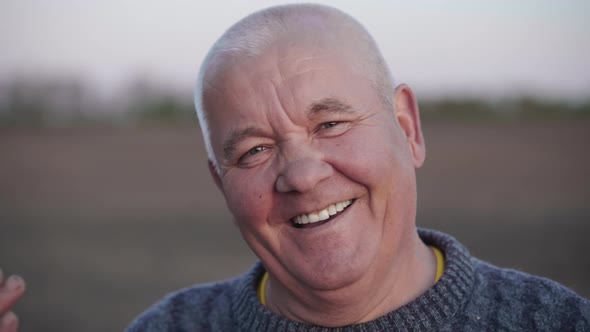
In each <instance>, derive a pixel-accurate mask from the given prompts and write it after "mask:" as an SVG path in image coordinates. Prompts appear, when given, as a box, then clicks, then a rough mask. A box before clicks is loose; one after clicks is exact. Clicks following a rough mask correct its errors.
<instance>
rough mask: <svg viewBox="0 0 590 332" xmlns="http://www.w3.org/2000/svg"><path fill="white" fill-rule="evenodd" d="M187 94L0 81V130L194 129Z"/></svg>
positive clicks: (534, 112)
mask: <svg viewBox="0 0 590 332" xmlns="http://www.w3.org/2000/svg"><path fill="white" fill-rule="evenodd" d="M420 110H421V115H422V117H423V119H424V120H425V121H437V120H444V119H452V120H460V121H480V120H483V121H514V120H522V119H526V120H529V119H541V120H543V119H549V120H559V119H572V118H573V119H581V118H583V119H589V118H590V98H589V99H587V100H585V101H576V102H572V101H555V100H543V99H539V98H534V97H528V96H521V97H517V98H505V99H485V98H473V97H467V98H441V99H424V98H421V99H420ZM195 123H196V116H195V115H194V108H193V104H192V94H191V92H190V91H183V92H179V91H174V90H173V89H166V88H164V87H162V86H161V85H157V84H154V83H151V82H150V81H149V80H147V79H142V78H139V79H136V80H133V81H131V82H130V83H129V84H127V85H126V86H124V87H123V88H122V89H120V91H118V92H117V93H115V94H112V93H111V94H110V95H108V96H106V97H105V96H102V97H101V96H100V94H99V93H97V89H95V88H93V87H91V86H89V84H86V83H82V81H81V80H78V79H59V80H49V79H47V80H39V79H35V80H32V79H24V78H16V79H12V80H7V81H0V127H17V128H18V127H73V126H128V125H146V124H147V125H149V124H158V125H161V124H168V125H182V124H189V125H194V124H195Z"/></svg>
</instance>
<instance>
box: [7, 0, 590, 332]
mask: <svg viewBox="0 0 590 332" xmlns="http://www.w3.org/2000/svg"><path fill="white" fill-rule="evenodd" d="M280 3H285V2H282V1H214V2H199V1H180V0H177V1H166V2H164V1H152V2H146V1H139V0H123V1H113V0H103V1H100V2H87V1H84V2H83V1H74V0H58V1H42V0H19V1H16V0H5V1H2V2H0V267H1V268H2V269H3V270H4V272H5V274H9V273H18V274H21V275H22V276H24V278H25V279H26V280H27V283H28V291H27V293H26V295H25V297H24V298H23V300H22V301H21V302H20V303H19V304H18V305H17V307H16V310H17V312H18V314H19V316H20V318H21V321H22V323H21V326H22V331H25V332H26V331H116V330H122V329H123V328H124V327H125V326H126V325H127V324H128V323H129V322H130V321H131V320H132V319H133V318H134V317H135V316H136V315H137V314H139V313H140V312H141V311H143V310H145V309H146V308H147V307H148V306H149V305H150V304H152V303H154V302H155V301H157V300H158V299H159V298H161V297H162V296H163V295H164V294H166V293H167V292H170V291H173V290H175V289H178V288H181V287H185V286H188V285H191V284H193V283H197V282H206V281H213V280H218V279H222V278H229V277H231V276H234V275H236V274H238V273H241V272H242V271H244V270H245V269H247V268H248V267H249V266H250V265H251V264H252V263H253V262H254V260H255V257H254V256H253V255H252V254H251V253H250V251H249V249H248V248H247V246H246V245H245V244H244V243H243V241H242V240H241V238H240V235H239V234H238V232H237V230H236V229H235V228H234V226H233V224H232V222H231V217H230V215H229V213H228V212H227V210H226V209H225V206H224V201H223V198H222V196H221V195H220V194H219V193H218V191H217V189H216V188H215V186H214V184H213V182H212V181H211V179H210V178H209V175H208V171H207V166H206V154H205V151H204V148H203V144H202V140H201V134H200V131H199V129H198V123H197V121H196V119H195V116H194V113H193V108H192V89H193V86H194V82H195V79H196V75H197V72H198V66H199V65H200V62H201V60H202V59H203V57H204V56H205V53H206V51H207V49H208V48H209V47H210V46H211V44H212V43H213V42H214V41H215V39H216V38H218V37H219V36H220V35H221V34H222V33H223V31H224V30H225V29H226V28H228V27H229V26H230V25H231V24H232V23H234V22H235V21H237V20H238V19H240V18H242V17H243V16H245V15H247V14H249V13H251V12H252V11H255V10H257V9H261V8H264V7H267V6H270V5H275V4H280ZM320 3H325V4H329V5H333V6H336V7H338V8H340V9H342V10H344V11H346V12H348V13H349V14H351V15H352V16H354V17H356V18H357V19H359V20H360V21H361V22H363V23H364V24H365V25H366V27H367V28H368V29H369V31H370V32H371V33H372V34H373V35H374V37H375V39H376V40H377V42H378V43H379V45H380V46H381V49H382V51H383V53H384V56H385V58H386V60H387V61H388V63H389V64H390V66H391V68H392V71H393V73H394V76H395V79H396V81H397V82H405V83H408V84H409V85H410V86H411V87H413V89H414V91H415V92H416V94H417V96H418V99H419V101H420V106H421V112H422V116H423V130H424V133H425V138H426V142H427V147H428V153H427V161H426V164H425V166H424V167H423V168H422V169H420V170H419V171H418V185H419V188H418V190H419V207H418V224H419V225H420V226H422V227H430V228H435V229H440V230H443V231H446V232H449V233H451V234H452V235H454V236H455V237H457V238H458V239H459V240H460V241H462V242H463V243H464V244H466V245H467V247H468V248H469V249H470V250H471V252H472V253H473V254H475V255H476V256H478V257H480V258H483V259H485V260H489V261H491V262H493V263H495V264H498V265H502V266H507V267H512V268H517V269H520V270H524V271H526V272H529V273H534V274H539V275H542V276H545V277H549V278H552V279H555V280H557V281H559V282H561V283H563V284H564V285H566V286H568V287H570V288H572V289H574V290H575V291H576V292H578V293H579V294H581V295H583V296H585V297H589V296H590V281H589V280H590V244H589V242H588V241H587V239H586V238H587V236H588V235H590V222H589V217H590V204H589V203H588V201H589V199H590V189H589V188H590V149H588V143H589V142H590V60H589V59H590V37H589V36H590V35H589V34H588V31H590V21H589V20H587V17H586V16H587V13H588V12H590V3H589V2H587V1H563V2H556V1H532V0H526V1H519V2H506V1H498V2H491V1H489V2H471V1H467V0H459V1H453V2H452V3H448V2H442V1H434V0H429V1H421V2H419V3H407V2H398V1H364V2H363V4H362V5H361V4H360V2H359V1H320Z"/></svg>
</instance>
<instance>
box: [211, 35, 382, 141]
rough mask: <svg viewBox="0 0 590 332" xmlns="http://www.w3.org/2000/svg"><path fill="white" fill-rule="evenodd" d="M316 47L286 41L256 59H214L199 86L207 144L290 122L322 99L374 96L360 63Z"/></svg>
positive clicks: (334, 50)
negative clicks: (284, 118) (242, 131)
mask: <svg viewBox="0 0 590 332" xmlns="http://www.w3.org/2000/svg"><path fill="white" fill-rule="evenodd" d="M319 42H320V41H316V43H309V42H305V43H302V42H294V41H289V40H287V41H285V42H281V43H277V44H276V45H274V46H273V47H270V48H268V49H267V50H265V52H264V54H262V55H260V56H255V57H239V56H220V57H217V58H216V59H215V60H214V61H213V62H212V64H211V66H210V68H209V70H208V71H207V73H206V74H205V77H204V81H203V83H204V84H203V92H204V98H203V102H204V105H205V109H207V112H208V118H209V126H210V128H211V132H212V135H211V139H212V143H215V142H219V141H220V140H222V139H223V137H222V136H223V132H224V131H230V130H235V129H236V128H235V127H236V126H247V127H264V126H268V125H269V124H268V122H271V121H273V120H276V119H277V118H278V117H281V116H287V117H289V118H290V119H291V120H294V119H296V118H298V117H301V116H303V115H305V113H306V112H308V111H309V109H310V105H312V104H314V103H317V102H319V101H321V100H325V99H326V98H332V99H336V100H340V101H342V102H345V103H347V104H354V103H355V101H356V102H358V103H360V102H366V99H367V98H370V97H373V96H376V93H375V91H374V89H373V86H372V84H371V82H370V80H369V78H368V75H366V74H365V72H366V71H363V70H362V69H363V68H362V66H359V60H357V59H355V58H354V56H353V55H351V54H348V53H347V52H344V51H343V50H342V49H337V48H335V47H326V45H318V43H319ZM361 99H364V100H365V101H361ZM275 122H276V121H275ZM214 145H215V144H214Z"/></svg>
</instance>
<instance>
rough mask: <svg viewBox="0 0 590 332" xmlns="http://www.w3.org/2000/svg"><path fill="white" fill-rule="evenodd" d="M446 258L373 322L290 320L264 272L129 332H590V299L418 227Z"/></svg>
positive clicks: (144, 318)
mask: <svg viewBox="0 0 590 332" xmlns="http://www.w3.org/2000/svg"><path fill="white" fill-rule="evenodd" d="M419 234H420V237H421V238H422V240H423V241H424V242H425V243H426V244H429V245H433V246H435V247H437V248H439V249H440V250H441V251H442V252H443V253H444V255H445V264H446V265H445V271H444V273H443V275H442V277H441V278H440V280H439V281H438V282H437V283H436V284H435V285H434V286H433V287H431V288H430V289H429V290H427V291H426V292H425V293H424V294H422V295H421V296H419V297H418V298H417V299H415V300H414V301H412V302H410V303H408V304H406V305H404V306H402V307H400V308H398V309H396V310H394V311H391V312H389V313H388V314H386V315H384V316H382V317H379V318H377V319H375V320H373V321H370V322H366V323H361V324H355V325H349V326H344V327H339V328H326V327H320V326H313V325H309V324H305V323H300V322H295V321H291V320H288V319H286V318H284V317H282V316H280V315H278V314H275V313H274V312H272V311H270V310H269V309H268V308H267V307H265V306H263V305H262V304H261V303H260V301H259V300H258V297H257V294H256V285H257V283H258V282H259V280H260V278H261V277H262V274H263V273H264V268H263V267H262V265H261V264H260V262H258V263H256V264H255V265H254V266H253V267H252V268H251V269H250V270H249V271H248V272H246V273H245V274H243V275H242V276H240V277H237V278H234V279H231V280H227V281H222V282H217V283H211V284H204V285H197V286H194V287H191V288H187V289H183V290H180V291H178V292H175V293H172V294H170V295H168V296H166V297H165V298H164V299H163V300H162V301H161V302H159V303H157V304H156V305H154V306H153V307H152V308H150V309H148V310H147V311H146V312H144V313H143V314H142V315H140V316H139V317H138V318H137V319H136V320H135V321H134V322H133V323H132V324H131V325H130V326H129V328H128V330H127V331H129V332H134V331H170V332H172V331H174V332H176V331H314V332H322V331H326V332H328V331H339V332H346V331H590V302H589V301H587V300H585V299H583V298H581V297H579V296H578V295H576V294H575V293H574V292H572V291H571V290H569V289H567V288H565V287H564V286H561V285H559V284H557V283H555V282H553V281H551V280H548V279H545V278H541V277H535V276H531V275H528V274H525V273H522V272H518V271H515V270H510V269H501V268H498V267H495V266H493V265H490V264H488V263H485V262H482V261H480V260H478V259H476V258H474V257H472V256H470V254H469V252H468V251H467V250H466V249H465V247H463V246H462V245H461V244H460V243H459V242H457V241H456V240H455V239H454V238H452V237H451V236H449V235H446V234H444V233H440V232H436V231H431V230H424V229H420V230H419Z"/></svg>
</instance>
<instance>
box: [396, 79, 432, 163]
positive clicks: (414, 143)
mask: <svg viewBox="0 0 590 332" xmlns="http://www.w3.org/2000/svg"><path fill="white" fill-rule="evenodd" d="M393 103H394V111H395V116H396V117H397V121H398V123H399V125H400V127H401V129H402V131H403V132H404V134H405V135H406V138H407V140H408V144H409V147H410V151H411V153H412V159H413V162H414V167H415V168H419V167H420V166H422V164H423V163H424V159H425V158H426V145H425V143H424V137H423V136H422V128H421V126H420V111H419V109H418V102H417V101H416V97H415V96H414V93H413V92H412V89H410V87H409V86H407V85H405V84H401V85H399V86H398V87H396V88H395V95H394V100H393Z"/></svg>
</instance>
